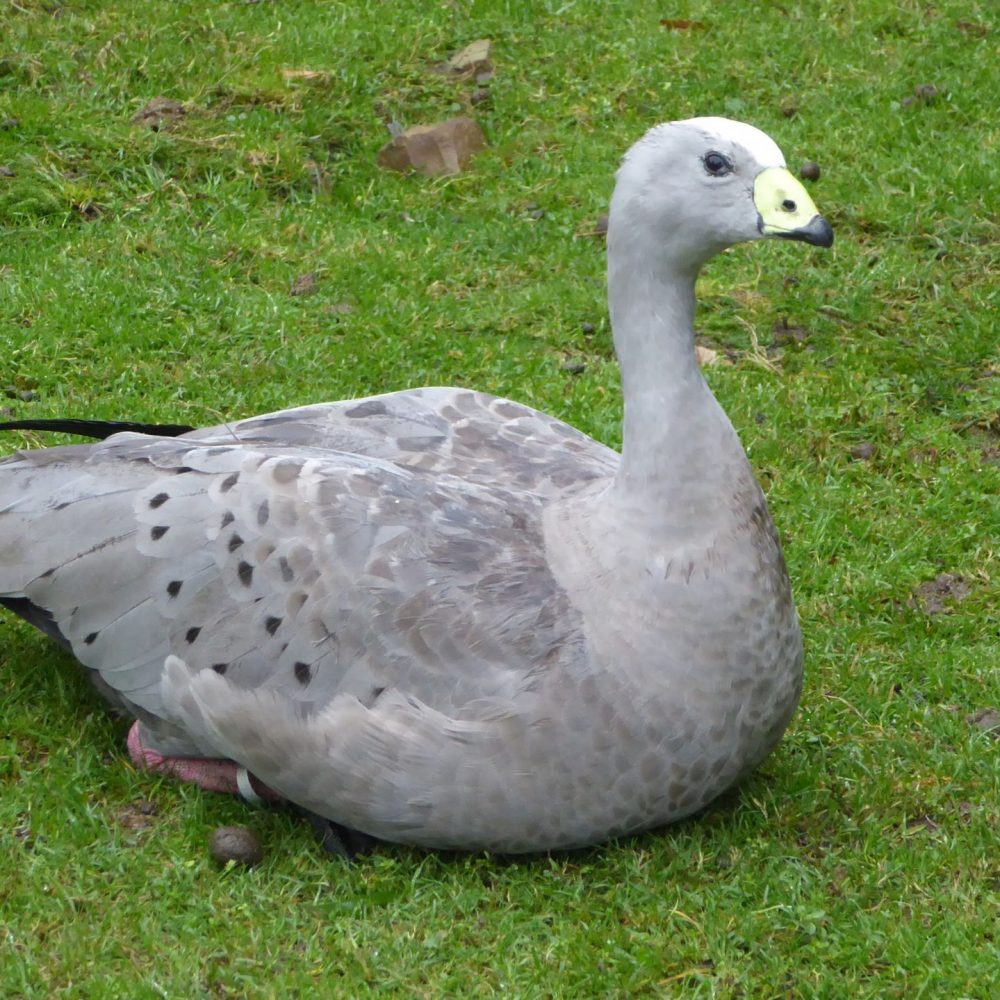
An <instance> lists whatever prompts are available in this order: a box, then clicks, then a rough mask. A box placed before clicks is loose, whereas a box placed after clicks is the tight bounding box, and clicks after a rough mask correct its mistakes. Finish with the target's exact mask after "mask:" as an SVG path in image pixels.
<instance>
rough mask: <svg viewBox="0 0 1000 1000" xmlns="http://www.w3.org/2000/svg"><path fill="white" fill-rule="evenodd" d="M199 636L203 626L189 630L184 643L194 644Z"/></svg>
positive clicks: (196, 626)
mask: <svg viewBox="0 0 1000 1000" xmlns="http://www.w3.org/2000/svg"><path fill="white" fill-rule="evenodd" d="M199 635H201V626H200V625H195V626H194V628H189V629H188V630H187V632H185V633H184V641H185V642H187V643H192V642H194V641H195V639H197V638H198V636H199Z"/></svg>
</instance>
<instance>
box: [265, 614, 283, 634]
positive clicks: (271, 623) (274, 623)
mask: <svg viewBox="0 0 1000 1000" xmlns="http://www.w3.org/2000/svg"><path fill="white" fill-rule="evenodd" d="M280 625H281V619H280V618H275V617H274V615H268V616H267V618H266V619H265V621H264V628H266V629H267V631H268V633H269V634H270V635H274V633H275V632H277V631H278V628H279V627H280Z"/></svg>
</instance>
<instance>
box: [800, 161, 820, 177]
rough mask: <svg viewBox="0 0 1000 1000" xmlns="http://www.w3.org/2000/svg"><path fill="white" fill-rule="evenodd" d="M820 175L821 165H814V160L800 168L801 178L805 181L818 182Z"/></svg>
mask: <svg viewBox="0 0 1000 1000" xmlns="http://www.w3.org/2000/svg"><path fill="white" fill-rule="evenodd" d="M819 174H820V170H819V164H818V163H813V161H812V160H806V162H805V163H803V164H802V166H801V167H799V177H801V178H802V179H803V180H804V181H818V180H819Z"/></svg>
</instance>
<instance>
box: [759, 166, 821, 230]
mask: <svg viewBox="0 0 1000 1000" xmlns="http://www.w3.org/2000/svg"><path fill="white" fill-rule="evenodd" d="M753 201H754V204H755V205H756V206H757V211H758V212H759V213H760V217H761V219H763V220H764V225H763V228H762V229H761V232H762V233H763V234H764V235H765V236H774V235H778V234H780V233H788V232H791V231H792V230H794V229H800V228H801V227H803V226H807V225H809V222H810V221H811V220H812V218H813V217H814V216H816V215H818V214H819V213H818V212H817V211H816V206H815V205H814V204H813V200H812V198H810V197H809V194H808V192H807V191H806V189H805V188H804V187H803V186H802V185H801V184H800V183H799V182H798V181H797V180H796V179H795V178H794V177H793V176H792V175H791V174H790V173H789V172H788V171H787V170H786V169H785V168H784V167H768V168H767V169H766V170H762V171H761V172H760V173H759V174H758V175H757V178H756V180H755V181H754V182H753Z"/></svg>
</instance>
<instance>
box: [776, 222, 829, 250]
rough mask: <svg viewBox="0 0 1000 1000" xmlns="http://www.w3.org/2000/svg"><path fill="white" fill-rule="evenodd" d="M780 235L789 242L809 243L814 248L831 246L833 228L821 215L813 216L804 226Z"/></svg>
mask: <svg viewBox="0 0 1000 1000" xmlns="http://www.w3.org/2000/svg"><path fill="white" fill-rule="evenodd" d="M780 235H781V236H783V237H785V238H786V239H789V240H800V241H801V242H803V243H809V244H810V245H811V246H814V247H832V246H833V228H832V227H831V225H830V223H829V222H827V221H826V219H824V218H823V216H822V215H814V216H813V217H812V218H811V219H810V220H809V222H808V223H806V225H804V226H800V227H799V228H798V229H792V230H790V231H789V232H787V233H781V234H780Z"/></svg>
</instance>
